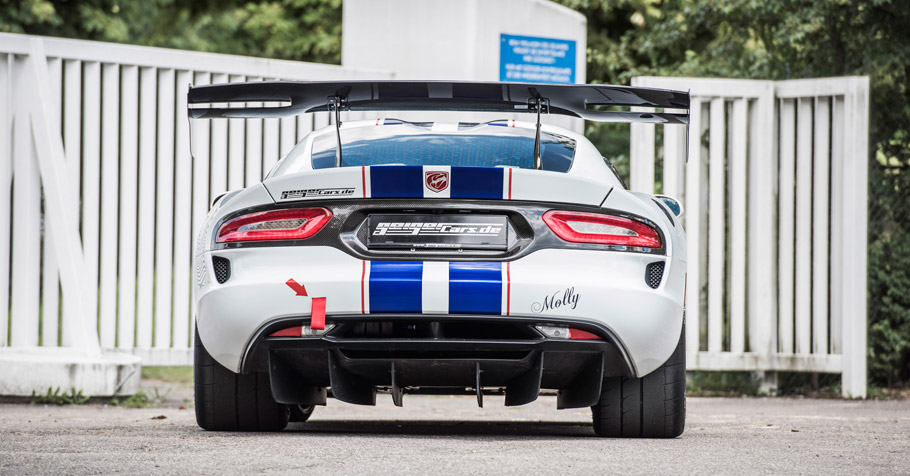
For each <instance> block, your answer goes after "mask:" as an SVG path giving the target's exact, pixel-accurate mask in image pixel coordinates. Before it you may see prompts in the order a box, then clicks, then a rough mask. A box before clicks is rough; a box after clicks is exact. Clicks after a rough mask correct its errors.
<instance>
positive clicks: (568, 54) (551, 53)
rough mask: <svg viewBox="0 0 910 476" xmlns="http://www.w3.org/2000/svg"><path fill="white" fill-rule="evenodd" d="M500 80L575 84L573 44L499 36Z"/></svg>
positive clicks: (572, 42)
mask: <svg viewBox="0 0 910 476" xmlns="http://www.w3.org/2000/svg"><path fill="white" fill-rule="evenodd" d="M499 80H500V81H512V82H522V83H553V84H574V83H575V42H574V41H572V40H557V39H554V38H534V37H532V36H515V35H499Z"/></svg>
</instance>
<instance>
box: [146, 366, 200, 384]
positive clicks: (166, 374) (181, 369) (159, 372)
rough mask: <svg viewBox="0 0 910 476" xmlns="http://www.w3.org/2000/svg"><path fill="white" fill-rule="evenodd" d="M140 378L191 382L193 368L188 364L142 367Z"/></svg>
mask: <svg viewBox="0 0 910 476" xmlns="http://www.w3.org/2000/svg"><path fill="white" fill-rule="evenodd" d="M142 378H143V379H149V380H160V381H162V382H172V383H193V368H192V367H189V366H173V367H145V366H143V367H142Z"/></svg>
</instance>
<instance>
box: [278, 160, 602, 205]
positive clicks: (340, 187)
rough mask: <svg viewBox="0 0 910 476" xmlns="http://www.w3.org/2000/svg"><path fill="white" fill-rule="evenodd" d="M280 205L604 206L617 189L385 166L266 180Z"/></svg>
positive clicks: (583, 181) (552, 176)
mask: <svg viewBox="0 0 910 476" xmlns="http://www.w3.org/2000/svg"><path fill="white" fill-rule="evenodd" d="M263 185H264V186H265V188H266V189H267V190H268V191H269V193H270V194H271V196H272V198H273V199H274V200H275V202H276V203H287V202H298V201H308V200H326V199H351V198H361V199H370V198H436V199H486V200H521V201H540V202H558V203H573V204H578V205H588V206H600V205H601V204H602V203H603V201H604V199H605V198H606V196H607V195H608V194H609V192H610V190H611V189H612V186H611V185H609V184H604V183H602V182H597V181H594V180H590V179H587V178H583V177H575V176H572V175H568V174H566V173H562V172H549V171H543V170H527V169H517V168H500V167H449V166H409V165H381V166H366V167H342V168H337V169H320V170H313V171H305V172H298V173H294V174H288V175H282V176H279V177H272V178H268V179H266V180H265V181H264V182H263Z"/></svg>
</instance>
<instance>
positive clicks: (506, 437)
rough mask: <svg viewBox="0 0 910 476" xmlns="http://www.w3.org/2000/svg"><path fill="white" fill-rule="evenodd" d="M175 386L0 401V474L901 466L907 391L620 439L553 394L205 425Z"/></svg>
mask: <svg viewBox="0 0 910 476" xmlns="http://www.w3.org/2000/svg"><path fill="white" fill-rule="evenodd" d="M181 392H182V393H181ZM176 394H177V395H182V396H181V397H179V398H177V399H174V398H170V399H163V400H162V401H161V402H160V406H159V407H157V408H142V409H131V408H123V407H115V406H111V405H105V404H99V403H92V404H87V405H68V406H53V405H29V404H0V475H4V476H5V475H18V474H144V473H155V474H191V475H198V474H217V475H230V474H252V473H257V474H274V473H278V474H301V473H304V474H320V475H325V474H356V475H360V474H395V475H400V474H485V475H491V474H495V475H503V474H521V475H538V474H609V473H625V474H648V475H655V474H693V473H698V474H737V475H739V474H781V473H786V474H825V475H831V474H851V475H854V474H875V475H880V474H910V401H908V400H902V401H842V400H812V399H790V398H690V399H689V400H688V415H687V418H688V421H687V424H686V431H685V433H683V435H682V437H680V438H677V439H673V440H615V439H601V438H597V437H595V436H594V432H593V430H592V428H591V424H590V410H588V409H578V410H562V411H557V410H556V401H555V397H542V398H541V399H539V400H538V401H537V402H535V403H533V404H531V405H527V406H524V407H518V408H514V407H512V408H506V407H504V406H503V399H502V397H495V396H487V397H486V398H485V401H484V408H482V409H481V408H477V404H476V400H475V399H474V398H473V397H449V396H412V395H405V399H404V408H396V407H394V406H393V405H392V402H391V397H390V396H389V395H380V396H379V398H378V400H379V402H378V405H377V406H376V407H360V406H354V405H348V404H345V403H341V402H338V401H335V400H331V399H330V400H329V402H328V405H327V406H326V407H317V408H316V412H315V413H314V415H313V418H312V419H311V420H310V421H309V422H306V423H300V424H298V423H292V424H291V425H290V426H289V428H288V430H286V431H284V432H281V433H272V434H267V433H216V432H206V431H203V430H201V429H199V428H198V427H197V426H196V423H195V418H194V414H193V410H192V408H187V407H189V402H186V401H184V400H186V399H187V398H188V397H187V396H186V391H185V389H184V390H182V391H178V392H177V393H176ZM190 395H191V394H190Z"/></svg>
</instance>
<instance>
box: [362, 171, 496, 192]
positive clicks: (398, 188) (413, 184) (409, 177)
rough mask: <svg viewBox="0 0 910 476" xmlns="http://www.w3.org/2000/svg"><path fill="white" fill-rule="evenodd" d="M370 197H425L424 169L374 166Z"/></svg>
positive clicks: (371, 174)
mask: <svg viewBox="0 0 910 476" xmlns="http://www.w3.org/2000/svg"><path fill="white" fill-rule="evenodd" d="M499 188H502V182H500V185H499ZM370 196H372V197H373V198H421V197H423V167H420V166H415V165H374V166H372V167H370Z"/></svg>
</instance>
